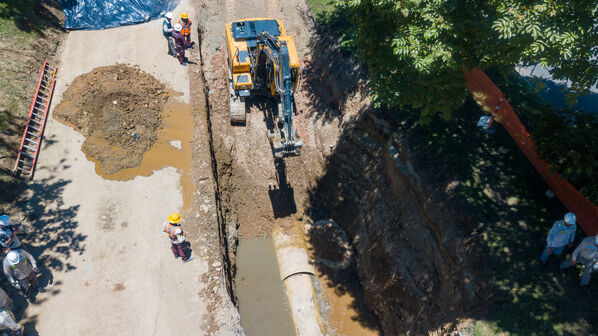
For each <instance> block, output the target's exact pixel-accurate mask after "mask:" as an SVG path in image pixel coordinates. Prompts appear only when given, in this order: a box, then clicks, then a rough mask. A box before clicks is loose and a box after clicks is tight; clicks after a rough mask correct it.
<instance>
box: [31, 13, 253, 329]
mask: <svg viewBox="0 0 598 336" xmlns="http://www.w3.org/2000/svg"><path fill="white" fill-rule="evenodd" d="M182 11H187V12H189V14H190V15H193V8H191V6H189V4H188V3H187V2H186V1H182V3H181V5H179V7H178V8H177V9H176V10H175V12H174V13H175V16H176V15H178V14H180V13H181V12H182ZM161 22H162V21H161V20H156V21H152V22H149V23H146V24H141V25H135V26H127V27H121V28H116V29H110V30H102V31H73V32H70V33H69V34H68V37H67V39H66V41H65V43H64V46H63V53H62V62H61V64H60V65H59V75H58V81H57V87H56V90H55V95H54V101H53V106H57V105H58V103H60V100H61V98H62V95H63V92H64V91H65V90H66V88H67V86H68V85H69V83H71V81H72V80H73V79H74V78H75V77H77V76H79V75H81V74H84V73H87V72H89V71H91V70H93V69H94V68H96V67H99V66H106V65H113V64H116V63H125V64H129V65H132V66H139V67H140V68H141V69H142V70H143V71H146V72H148V73H150V74H152V75H153V76H154V77H155V78H157V79H158V80H159V81H160V82H162V83H163V84H165V85H166V86H167V87H168V88H170V89H172V90H174V91H177V92H179V93H180V94H181V96H180V97H178V100H179V101H180V102H182V103H184V104H189V103H190V88H189V76H188V74H187V72H188V71H187V70H188V68H187V67H182V66H180V65H179V64H178V61H177V60H176V59H174V58H173V57H170V56H168V55H167V54H166V42H165V40H164V38H163V37H162V34H161ZM193 38H194V39H196V38H197V36H196V35H194V36H193ZM193 57H194V56H193V53H192V55H191V56H190V57H189V58H190V60H193ZM45 139H46V140H45V142H44V147H43V149H42V151H41V155H40V157H39V163H38V167H37V173H36V176H35V182H34V183H33V184H32V186H31V190H30V195H29V197H30V201H29V204H28V206H29V208H30V213H31V217H32V222H33V225H34V227H35V230H34V232H33V233H32V237H33V238H32V239H33V241H29V242H27V243H29V245H30V249H31V250H32V251H33V252H34V254H35V255H39V259H40V261H41V262H40V263H41V264H42V267H41V268H42V271H43V274H44V276H43V277H42V282H49V283H50V284H48V286H47V293H43V294H40V295H39V296H38V300H37V302H36V303H35V304H30V305H28V307H26V309H25V312H24V314H23V320H22V321H23V323H26V326H27V329H28V330H27V333H28V334H35V332H37V333H39V334H40V335H85V334H87V335H174V334H177V335H179V334H188V335H202V334H223V335H230V334H239V333H242V332H241V331H240V329H239V326H238V314H237V313H236V310H235V309H234V307H232V305H231V304H230V302H229V300H228V298H227V294H226V291H225V289H223V282H222V281H221V279H220V277H219V274H220V273H219V272H218V270H217V267H216V271H214V270H213V268H214V266H213V265H212V264H208V257H209V255H208V254H209V253H210V251H211V250H210V248H209V245H210V242H208V241H205V237H206V233H205V232H201V230H200V229H199V228H202V227H207V226H208V225H207V224H206V222H208V221H212V220H213V219H214V215H213V213H214V211H213V209H212V208H213V204H214V202H213V201H211V197H210V195H198V194H195V195H196V197H195V199H194V205H195V206H197V207H195V206H194V207H192V208H195V209H198V208H201V209H202V211H201V214H200V213H199V212H194V211H191V209H190V208H188V209H184V208H183V194H182V191H181V190H182V187H181V185H180V184H181V183H180V177H181V174H182V172H181V171H180V169H179V170H177V169H176V168H173V167H165V168H162V169H160V170H157V171H154V173H153V174H152V175H150V176H147V177H142V176H137V177H135V178H133V179H130V180H127V181H113V180H108V179H105V178H102V177H100V176H98V175H97V174H96V172H95V169H94V163H93V162H90V161H88V160H87V159H86V158H85V156H84V154H83V153H82V152H81V144H82V142H83V136H82V135H81V134H79V133H78V132H76V131H75V130H73V129H72V128H70V127H69V126H66V125H63V124H61V123H59V122H58V121H55V120H53V119H50V120H49V123H48V125H47V128H46V133H45ZM180 140H181V141H182V142H181V144H180V146H182V147H183V148H185V147H187V146H191V143H190V142H189V141H188V139H180ZM203 148H207V146H203ZM198 151H199V152H201V149H199V150H196V149H194V153H195V152H198ZM172 166H174V167H177V165H176V164H172ZM187 168H188V169H190V167H187ZM206 169H207V168H206ZM200 173H201V172H200ZM208 176H209V175H208ZM194 178H195V176H194ZM208 182H209V181H208ZM174 211H180V212H182V214H183V216H184V220H185V222H184V228H185V229H186V230H187V231H188V234H187V238H188V240H189V241H190V242H191V248H192V250H193V254H194V255H195V259H194V260H193V261H191V262H190V263H187V264H183V263H182V262H181V261H180V259H179V260H175V259H174V258H173V255H172V253H171V251H170V243H169V241H168V239H167V237H166V234H165V233H163V232H162V229H161V225H162V222H163V221H164V220H165V219H166V217H167V216H168V215H169V214H170V213H172V212H174ZM216 244H217V243H216ZM216 266H218V265H217V264H216ZM210 269H212V271H214V272H215V273H214V274H215V275H214V274H211V275H210V274H209V272H210ZM206 279H212V282H211V284H210V288H207V287H208V286H207V283H208V281H207V280H206ZM214 279H215V280H214ZM207 302H211V306H210V309H209V311H208V309H207V305H208V303H207ZM208 315H210V316H212V317H214V316H215V317H217V320H218V323H217V325H214V318H211V319H210V318H206V316H208Z"/></svg>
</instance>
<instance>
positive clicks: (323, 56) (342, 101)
mask: <svg viewBox="0 0 598 336" xmlns="http://www.w3.org/2000/svg"><path fill="white" fill-rule="evenodd" d="M303 17H304V18H306V19H307V20H310V21H311V23H312V25H313V27H314V29H315V32H314V35H313V37H312V39H311V40H310V42H309V44H308V46H309V48H310V50H311V52H310V56H308V57H306V58H305V61H304V67H303V69H304V75H303V76H302V78H303V82H302V84H301V90H303V91H304V92H305V95H306V96H307V97H306V98H307V100H308V101H309V103H308V106H309V107H310V110H311V111H312V112H311V113H313V114H315V117H316V118H315V119H316V120H319V119H323V120H325V121H331V120H334V119H340V120H341V121H342V119H343V114H342V111H343V110H344V108H345V106H346V104H347V99H348V98H349V97H352V96H354V95H355V94H358V96H359V97H360V98H361V99H364V98H365V97H366V95H367V92H366V88H365V86H364V85H363V84H364V83H365V81H366V77H367V71H366V70H365V68H364V67H363V66H362V65H361V63H359V62H358V61H357V60H356V59H355V57H354V56H353V55H352V53H351V51H350V50H348V49H346V48H341V47H340V46H341V42H342V40H343V35H344V33H346V28H347V27H346V26H347V18H346V17H345V16H343V15H342V14H341V13H340V12H333V13H330V14H329V16H328V17H326V19H325V20H316V17H315V16H314V15H313V14H312V13H303ZM311 116H312V115H310V117H311Z"/></svg>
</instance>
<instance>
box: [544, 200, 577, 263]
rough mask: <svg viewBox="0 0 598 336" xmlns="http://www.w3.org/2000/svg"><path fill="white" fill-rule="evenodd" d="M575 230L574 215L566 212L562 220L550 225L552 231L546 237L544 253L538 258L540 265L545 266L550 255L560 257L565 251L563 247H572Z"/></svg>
mask: <svg viewBox="0 0 598 336" xmlns="http://www.w3.org/2000/svg"><path fill="white" fill-rule="evenodd" d="M576 230H577V224H576V219H575V214H573V213H572V212H568V213H566V214H565V217H564V218H563V219H562V220H558V221H556V222H554V224H552V229H550V232H549V233H548V236H547V237H546V247H545V248H544V252H542V255H541V256H540V261H542V264H546V261H547V260H548V257H550V255H551V254H556V255H561V253H563V251H564V250H565V247H566V246H567V245H568V246H569V247H572V246H573V241H574V240H575V231H576Z"/></svg>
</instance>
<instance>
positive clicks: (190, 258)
mask: <svg viewBox="0 0 598 336" xmlns="http://www.w3.org/2000/svg"><path fill="white" fill-rule="evenodd" d="M191 260H193V255H191V256H189V258H187V259H184V260H183V262H184V263H188V262H190V261H191Z"/></svg>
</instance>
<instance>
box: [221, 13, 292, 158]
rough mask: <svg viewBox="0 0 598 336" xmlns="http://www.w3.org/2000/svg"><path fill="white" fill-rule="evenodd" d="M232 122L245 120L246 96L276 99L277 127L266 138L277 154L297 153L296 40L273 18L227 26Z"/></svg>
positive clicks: (278, 155)
mask: <svg viewBox="0 0 598 336" xmlns="http://www.w3.org/2000/svg"><path fill="white" fill-rule="evenodd" d="M226 37H227V48H228V57H229V58H228V61H229V91H230V92H231V96H230V100H231V122H233V123H234V122H239V121H242V122H244V121H245V106H244V99H245V97H250V96H254V95H266V96H270V97H273V98H275V99H276V100H277V102H278V104H277V107H278V113H277V114H276V119H277V120H276V121H277V122H276V129H274V130H272V132H269V133H268V139H269V140H270V143H271V145H272V150H273V152H274V156H275V157H276V158H282V157H284V156H285V155H299V154H300V152H301V148H302V147H303V140H301V138H300V137H299V135H298V134H297V130H296V129H294V128H293V112H294V111H293V106H294V101H293V99H294V98H293V97H294V90H295V88H296V86H297V82H298V80H299V64H298V57H297V51H296V49H295V43H294V40H293V38H292V37H291V36H288V35H286V34H285V32H284V27H283V25H282V22H281V21H279V20H274V19H247V20H242V21H236V22H232V23H229V24H228V25H227V26H226Z"/></svg>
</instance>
